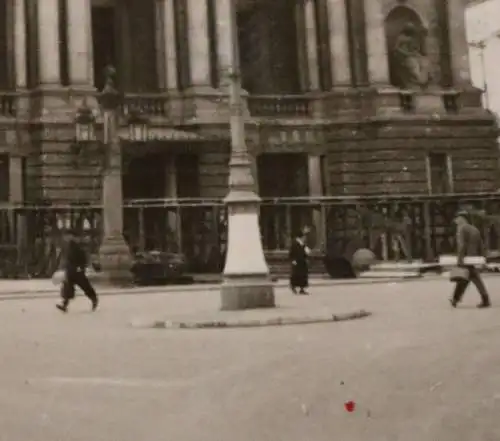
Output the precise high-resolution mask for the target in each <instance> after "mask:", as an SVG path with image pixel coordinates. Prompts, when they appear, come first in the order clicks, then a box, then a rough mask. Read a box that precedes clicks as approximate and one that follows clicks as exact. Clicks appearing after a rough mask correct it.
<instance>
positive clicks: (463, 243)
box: [450, 211, 491, 308]
mask: <svg viewBox="0 0 500 441" xmlns="http://www.w3.org/2000/svg"><path fill="white" fill-rule="evenodd" d="M455 224H456V226H457V265H458V266H459V267H463V268H466V269H467V270H468V271H469V278H468V280H460V281H458V282H457V284H456V286H455V291H454V293H453V297H452V298H451V300H450V302H451V305H452V306H453V307H454V308H455V307H456V306H457V304H458V303H460V301H461V300H462V297H463V295H464V292H465V290H466V289H467V286H468V285H469V282H472V283H473V284H474V285H475V286H476V288H477V290H478V291H479V295H480V296H481V303H480V304H479V305H477V306H478V308H489V307H490V306H491V302H490V297H489V295H488V291H487V289H486V286H485V285H484V282H483V280H482V278H481V275H480V273H479V270H478V269H477V268H476V267H475V266H473V265H466V264H465V258H466V257H468V256H485V257H486V249H485V247H484V243H483V240H482V238H481V233H480V232H479V230H478V229H477V228H476V227H475V226H474V225H472V224H470V223H469V214H468V213H467V212H466V211H460V212H458V213H457V216H456V218H455Z"/></svg>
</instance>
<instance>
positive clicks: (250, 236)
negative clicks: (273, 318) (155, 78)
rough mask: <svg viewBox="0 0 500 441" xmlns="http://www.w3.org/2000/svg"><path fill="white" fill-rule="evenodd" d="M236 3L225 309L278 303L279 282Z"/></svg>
mask: <svg viewBox="0 0 500 441" xmlns="http://www.w3.org/2000/svg"><path fill="white" fill-rule="evenodd" d="M230 7H231V14H230V17H231V39H230V40H231V53H230V55H231V62H230V66H231V67H230V72H229V79H230V83H229V84H230V85H229V105H230V120H229V125H230V131H231V158H230V161H229V193H228V195H227V197H226V198H225V200H224V202H225V204H226V206H227V212H228V236H227V254H226V262H225V266H224V272H223V275H224V280H223V282H222V284H221V309H222V310H242V309H251V308H269V307H274V306H275V299H274V286H273V283H272V281H271V278H270V274H269V268H268V266H267V263H266V259H265V256H264V250H263V246H262V241H261V235H260V227H259V204H260V198H259V196H258V195H257V194H256V192H255V181H254V177H253V173H252V161H251V159H250V156H249V152H248V148H247V145H246V140H245V120H244V111H243V110H244V109H243V100H242V93H241V91H242V87H241V73H240V61H239V49H238V34H237V24H236V5H235V0H231V1H230Z"/></svg>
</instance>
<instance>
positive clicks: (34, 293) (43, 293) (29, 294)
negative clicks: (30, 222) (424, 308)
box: [0, 276, 442, 301]
mask: <svg viewBox="0 0 500 441" xmlns="http://www.w3.org/2000/svg"><path fill="white" fill-rule="evenodd" d="M440 278H442V276H436V277H431V276H426V277H417V278H415V277H411V278H402V277H398V278H390V279H383V278H380V279H379V278H373V279H368V278H359V279H345V280H342V279H325V280H324V281H318V282H313V283H310V285H309V287H310V288H315V287H328V286H331V287H336V286H357V285H372V284H379V283H403V282H404V283H407V282H419V281H420V282H422V281H431V280H436V279H440ZM274 286H275V287H276V288H286V287H287V286H288V283H286V282H281V283H280V282H277V283H275V284H274ZM218 289H220V284H203V283H202V284H194V285H177V286H172V285H170V286H168V285H167V286H151V287H135V288H126V289H122V290H119V289H114V290H109V291H108V290H107V291H101V292H99V286H97V290H98V294H99V295H100V296H102V297H106V296H116V295H139V294H175V293H177V294H181V293H183V292H196V291H216V290H218ZM77 295H78V294H77ZM56 297H59V290H57V289H54V290H53V291H49V290H47V289H40V290H30V291H26V290H11V291H3V292H0V301H3V300H16V299H20V300H31V299H51V298H56Z"/></svg>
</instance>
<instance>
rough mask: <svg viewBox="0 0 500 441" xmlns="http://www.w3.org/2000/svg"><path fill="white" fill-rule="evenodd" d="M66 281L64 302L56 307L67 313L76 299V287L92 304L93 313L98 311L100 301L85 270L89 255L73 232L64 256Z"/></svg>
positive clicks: (63, 290) (62, 287) (63, 286)
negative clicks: (72, 301)
mask: <svg viewBox="0 0 500 441" xmlns="http://www.w3.org/2000/svg"><path fill="white" fill-rule="evenodd" d="M63 259H64V260H63V270H64V281H63V283H62V286H61V298H62V302H61V303H59V304H57V305H56V307H57V309H59V310H60V311H63V312H67V310H68V305H69V302H70V301H71V300H72V299H74V298H75V285H76V286H79V287H80V289H82V291H83V292H84V294H85V295H86V296H87V297H88V298H89V299H90V301H91V302H92V311H95V310H96V309H97V306H98V304H99V299H98V297H97V293H96V292H95V290H94V288H93V287H92V285H91V283H90V281H89V279H88V277H87V275H86V274H85V268H86V267H87V263H88V262H87V255H86V253H85V250H84V249H83V247H82V244H81V241H80V237H79V235H78V232H77V231H75V230H71V231H70V232H69V233H68V240H67V243H66V248H65V250H64V255H63Z"/></svg>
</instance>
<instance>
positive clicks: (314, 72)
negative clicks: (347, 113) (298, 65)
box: [304, 0, 320, 91]
mask: <svg viewBox="0 0 500 441" xmlns="http://www.w3.org/2000/svg"><path fill="white" fill-rule="evenodd" d="M304 21H305V26H304V28H305V29H304V30H305V42H306V53H307V68H308V73H309V90H311V91H317V90H319V89H320V80H319V59H318V32H317V24H316V1H315V0H305V5H304Z"/></svg>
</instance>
